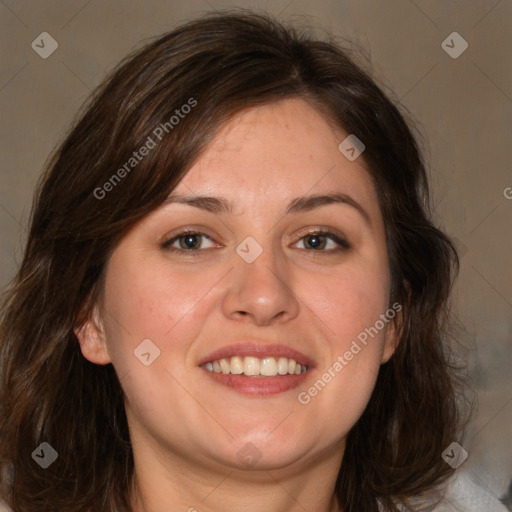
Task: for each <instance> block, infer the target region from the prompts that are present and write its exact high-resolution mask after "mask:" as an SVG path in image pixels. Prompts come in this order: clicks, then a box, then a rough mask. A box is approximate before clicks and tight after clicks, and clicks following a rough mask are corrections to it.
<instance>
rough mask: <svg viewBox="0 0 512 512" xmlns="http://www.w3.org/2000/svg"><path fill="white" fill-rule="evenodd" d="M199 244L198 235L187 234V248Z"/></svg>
mask: <svg viewBox="0 0 512 512" xmlns="http://www.w3.org/2000/svg"><path fill="white" fill-rule="evenodd" d="M196 244H197V235H187V236H186V238H185V245H186V246H187V248H189V249H190V248H193V247H194V246H195V245H196Z"/></svg>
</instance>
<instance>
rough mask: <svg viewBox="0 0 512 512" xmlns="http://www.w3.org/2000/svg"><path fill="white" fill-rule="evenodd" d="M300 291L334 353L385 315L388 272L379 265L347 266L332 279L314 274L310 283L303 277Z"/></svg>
mask: <svg viewBox="0 0 512 512" xmlns="http://www.w3.org/2000/svg"><path fill="white" fill-rule="evenodd" d="M302 289H303V290H304V292H303V293H304V296H305V297H308V305H309V307H310V308H311V309H312V311H313V312H314V313H315V315H316V316H317V317H318V318H319V319H320V320H321V321H322V324H323V325H324V326H325V327H326V330H325V332H326V336H327V337H328V339H329V342H330V345H331V349H332V350H333V351H335V352H336V353H338V352H339V351H340V350H343V351H344V350H345V349H346V348H347V347H348V346H350V342H351V340H353V339H355V338H357V336H358V335H359V334H360V333H362V332H366V331H365V330H366V329H368V328H370V327H372V326H374V325H375V323H376V321H378V320H379V318H380V315H381V314H385V313H386V311H387V309H388V298H389V273H388V271H387V268H386V267H384V266H383V265H376V264H373V265H362V264H360V265H351V266H350V267H348V266H347V268H346V269H343V270H342V271H339V272H337V273H336V275H333V276H322V277H321V278H319V276H318V275H317V276H315V278H314V282H313V281H312V280H311V279H310V278H309V277H308V276H307V275H306V276H305V277H304V278H303V284H302ZM379 325H380V324H379ZM379 330H381V329H379ZM363 337H364V336H363Z"/></svg>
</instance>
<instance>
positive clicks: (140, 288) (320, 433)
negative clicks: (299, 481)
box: [79, 99, 395, 469]
mask: <svg viewBox="0 0 512 512" xmlns="http://www.w3.org/2000/svg"><path fill="white" fill-rule="evenodd" d="M170 136H172V135H170ZM347 136H348V134H347V133H342V132H341V131H334V130H333V128H332V127H331V126H330V125H329V124H327V122H326V121H325V120H324V118H323V117H322V116H321V115H320V114H319V113H318V112H317V111H316V110H314V109H313V108H311V107H310V106H309V105H308V104H307V103H306V102H304V101H303V100H299V99H287V100H284V101H281V102H278V103H274V104H269V105H265V106H262V107H258V108H253V109H250V110H247V111H245V112H243V113H242V114H239V115H238V116H236V117H235V118H234V119H233V120H231V121H230V122H229V123H227V124H226V125H225V126H224V127H223V128H222V129H221V130H220V132H218V134H217V135H216V137H215V139H214V141H213V143H212V144H211V146H210V147H209V148H208V149H207V151H205V153H204V154H203V156H202V157H201V158H200V159H199V160H198V161H197V163H196V164H195V165H194V166H193V167H192V168H191V169H190V171H189V172H188V173H187V174H186V175H185V177H184V179H183V180H182V181H181V182H180V183H179V185H178V186H177V187H176V189H175V190H173V192H172V193H171V195H170V199H172V198H173V197H174V198H176V197H177V196H180V197H181V198H182V200H183V201H180V202H177V201H176V200H169V201H168V203H166V204H164V205H163V206H162V207H161V208H159V209H158V210H155V211H153V212H152V213H151V214H150V215H149V216H147V217H146V218H145V219H143V220H142V221H141V222H140V223H139V224H138V225H136V226H135V227H134V228H133V229H132V230H131V232H129V233H128V235H126V236H125V237H124V239H123V240H122V241H121V243H120V244H119V245H118V247H117V248H116V249H115V251H114V252H113V254H112V257H111V259H110V261H109V264H108V267H107V270H106V280H105V287H104V293H103V296H102V300H101V304H99V305H98V309H97V315H94V318H93V319H92V320H91V321H90V322H89V323H88V324H87V328H86V329H84V330H83V331H82V332H81V333H80V334H79V338H80V341H81V345H82V351H83V354H84V356H85V357H86V358H88V359H89V360H91V361H93V362H96V363H98V364H105V363H108V362H112V363H113V365H114V367H115V370H116V372H117V375H118V376H119V378H120V381H121V385H122V387H123V389H124V392H125V395H126V398H125V403H126V412H127V417H128V422H129V426H130V432H131V436H132V442H133V446H134V453H135V454H136V455H137V454H140V455H139V457H140V458H142V457H143V455H141V454H143V453H144V454H145V455H144V457H147V458H148V459H150V458H151V457H154V458H155V459H159V460H161V461H165V460H174V461H175V460H177V459H178V458H179V459H181V460H186V461H187V462H193V463H197V464H201V466H202V467H212V468H219V467H226V466H227V467H230V468H239V469H241V468H247V467H251V468H253V467H254V468H261V469H272V468H278V467H281V468H283V467H294V466H300V465H301V464H304V465H307V464H308V462H311V461H312V460H313V459H314V458H316V457H321V456H327V455H328V454H333V453H337V454H338V456H339V457H341V454H342V453H343V447H344V439H345V437H346V435H347V433H348V432H349V430H350V429H351V428H352V426H353V425H354V424H355V422H356V421H357V420H358V418H359V417H360V415H361V414H362V412H363V410H364V408H365V406H366V404H367V402H368V400H369V398H370V395H371V393H372V390H373V388H374V384H375V380H376V377H377V373H378V371H379V365H380V364H382V363H383V362H385V361H387V360H388V359H389V357H391V355H392V352H393V349H394V341H395V336H394V332H393V331H394V328H393V321H392V320H390V319H391V317H392V316H394V311H393V314H392V315H390V314H389V313H390V305H389V304H388V297H389V287H390V276H389V271H388V260H387V254H386V244H385V233H384V225H383V220H382V216H381V213H380V211H379V207H378V201H377V194H376V191H375V189H374V186H373V184H372V181H371V179H370V175H369V174H368V172H367V171H366V170H365V167H364V165H365V164H364V162H363V161H362V157H359V158H356V159H355V160H353V161H351V160H349V159H348V158H347V157H346V156H344V154H343V153H342V152H341V151H340V150H339V149H338V146H339V145H340V143H341V142H342V141H343V140H344V139H345V138H346V137H347ZM363 142H364V141H363ZM350 153H351V152H350V151H349V153H348V154H349V155H350ZM363 156H364V155H363ZM112 194H115V191H114V192H112ZM334 195H337V197H338V199H339V200H336V201H334V200H333V198H334ZM199 196H201V197H203V199H201V200H199V199H197V198H198V197H199ZM313 196H330V197H331V200H327V199H326V197H323V199H322V198H320V199H318V200H312V199H311V197H313ZM204 197H207V198H211V199H205V198H204ZM192 199H194V201H192ZM105 200H108V198H105ZM112 200H114V199H112ZM185 200H186V201H189V200H190V201H189V203H188V204H187V203H186V202H185ZM224 204H227V205H229V207H228V208H224V207H223V206H222V205H224ZM187 230H189V231H192V232H193V233H196V234H193V235H190V234H188V235H187V233H186V231H187ZM315 232H316V233H318V232H320V233H321V234H316V235H315ZM322 233H325V234H322ZM191 249H195V251H192V250H191ZM386 312H388V313H386ZM221 360H222V361H221ZM292 360H293V361H292ZM294 362H295V363H297V365H294ZM299 363H300V364H301V366H300V367H299V370H297V367H298V364H299ZM304 366H307V369H306V368H304ZM294 368H295V369H294ZM304 370H306V371H305V373H300V374H298V373H297V374H296V373H295V372H298V371H304ZM219 371H220V373H217V372H219ZM262 372H263V375H262V374H261V373H262ZM290 372H291V373H290ZM276 373H277V375H276Z"/></svg>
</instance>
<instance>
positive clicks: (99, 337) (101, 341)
mask: <svg viewBox="0 0 512 512" xmlns="http://www.w3.org/2000/svg"><path fill="white" fill-rule="evenodd" d="M74 333H75V335H76V337H77V338H78V341H79V343H80V349H81V350H82V355H83V356H84V357H85V358H86V359H87V360H89V361H91V363H96V364H100V365H104V364H108V363H111V362H112V359H111V358H110V355H109V353H108V350H107V339H106V336H105V329H104V327H103V322H102V319H101V317H100V313H99V311H98V306H94V308H93V311H92V313H91V316H90V318H88V319H87V320H86V321H85V322H84V323H83V324H82V325H80V326H79V327H75V329H74Z"/></svg>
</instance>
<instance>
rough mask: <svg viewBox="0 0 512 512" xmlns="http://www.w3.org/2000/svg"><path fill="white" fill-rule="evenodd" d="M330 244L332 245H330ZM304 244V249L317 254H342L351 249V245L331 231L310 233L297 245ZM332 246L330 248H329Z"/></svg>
mask: <svg viewBox="0 0 512 512" xmlns="http://www.w3.org/2000/svg"><path fill="white" fill-rule="evenodd" d="M329 242H330V244H329ZM300 243H302V247H299V248H302V249H306V250H309V251H316V252H328V253H333V252H340V251H344V250H346V249H350V247H351V246H350V244H349V243H348V242H347V241H346V240H344V239H343V238H342V237H340V236H338V235H337V234H335V233H332V232H330V231H319V230H315V231H310V232H308V233H306V234H305V235H303V236H302V237H301V238H300V240H299V241H298V242H297V244H300ZM329 245H330V247H329Z"/></svg>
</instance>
